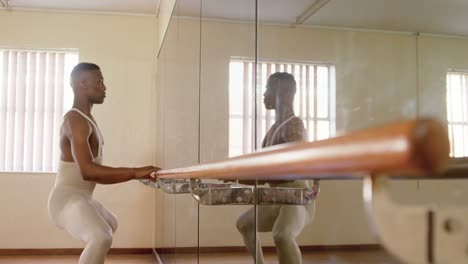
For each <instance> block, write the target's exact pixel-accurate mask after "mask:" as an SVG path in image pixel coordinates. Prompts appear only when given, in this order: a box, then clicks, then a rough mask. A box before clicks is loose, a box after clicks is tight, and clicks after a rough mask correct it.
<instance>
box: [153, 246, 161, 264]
mask: <svg viewBox="0 0 468 264" xmlns="http://www.w3.org/2000/svg"><path fill="white" fill-rule="evenodd" d="M151 251H152V253H153V254H152V255H153V263H154V264H163V262H162V260H161V258H160V257H159V255H158V252H156V249H154V248H153V249H152V250H151Z"/></svg>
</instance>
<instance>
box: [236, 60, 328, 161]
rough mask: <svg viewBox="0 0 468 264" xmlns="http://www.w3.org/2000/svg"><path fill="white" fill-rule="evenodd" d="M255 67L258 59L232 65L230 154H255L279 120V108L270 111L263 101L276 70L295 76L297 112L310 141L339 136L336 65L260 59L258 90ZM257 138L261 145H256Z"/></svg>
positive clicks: (238, 61)
mask: <svg viewBox="0 0 468 264" xmlns="http://www.w3.org/2000/svg"><path fill="white" fill-rule="evenodd" d="M254 67H255V62H254V61H253V60H251V59H242V58H233V59H231V61H230V64H229V156H230V157H234V156H239V155H244V154H248V153H251V152H253V151H254V150H255V146H257V147H259V146H261V144H262V140H263V138H264V137H265V134H266V133H267V131H268V129H269V128H270V127H271V126H272V125H273V124H274V123H275V111H271V110H266V109H265V107H264V104H263V93H264V92H265V90H266V85H267V81H268V78H269V76H270V75H272V74H273V73H275V72H287V73H290V74H292V75H293V76H294V79H295V81H296V94H295V98H294V113H295V115H296V116H298V117H300V118H301V119H302V121H303V122H304V125H305V128H306V130H307V133H308V140H309V141H315V140H321V139H326V138H329V137H333V136H334V135H335V109H336V107H335V67H334V65H329V64H314V63H303V62H279V61H278V62H277V61H259V62H258V63H257V89H254V86H255V83H254V78H253V76H254ZM255 93H256V95H255ZM255 105H256V106H257V107H256V111H257V115H256V116H257V118H256V122H257V124H256V129H257V133H255ZM255 137H256V138H255ZM254 140H256V141H257V142H256V143H257V144H254V143H255V141H254Z"/></svg>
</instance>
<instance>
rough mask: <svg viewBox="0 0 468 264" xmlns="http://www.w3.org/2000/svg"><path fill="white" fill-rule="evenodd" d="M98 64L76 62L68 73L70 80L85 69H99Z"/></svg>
mask: <svg viewBox="0 0 468 264" xmlns="http://www.w3.org/2000/svg"><path fill="white" fill-rule="evenodd" d="M100 69H101V68H99V66H98V65H97V64H94V63H89V62H81V63H78V64H77V65H76V66H75V67H73V70H72V72H71V74H70V78H71V80H74V79H76V78H77V77H78V76H79V75H80V74H81V73H82V72H85V71H93V70H100Z"/></svg>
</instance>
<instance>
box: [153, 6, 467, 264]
mask: <svg viewBox="0 0 468 264" xmlns="http://www.w3.org/2000/svg"><path fill="white" fill-rule="evenodd" d="M186 1H188V0H186ZM187 3H188V2H187ZM198 4H201V6H200V5H198ZM256 8H257V10H256ZM197 12H198V13H197ZM200 12H201V14H200ZM467 12H468V2H467V3H465V2H462V1H459V0H448V1H443V3H442V2H441V1H438V0H413V1H404V0H355V1H347V0H296V1H282V0H257V1H254V0H242V1H228V0H225V1H224V0H223V1H219V0H204V1H202V2H201V3H197V4H193V3H190V4H187V5H179V15H178V24H177V27H176V28H177V32H178V33H177V34H178V36H179V38H181V39H180V40H179V42H178V43H179V44H178V45H179V46H178V49H179V50H178V51H177V52H174V54H177V56H178V59H179V61H178V64H177V67H176V68H172V70H173V73H172V75H171V74H167V73H166V74H165V76H170V77H168V78H169V79H171V80H172V81H174V80H176V81H175V82H176V83H179V86H177V85H175V86H174V87H178V88H179V90H177V89H178V88H172V86H171V85H166V87H167V88H166V90H164V89H163V91H165V92H166V93H167V94H166V95H162V97H161V98H164V103H163V104H165V105H166V106H165V108H164V109H166V111H168V113H167V115H165V116H164V117H163V119H166V121H165V122H167V123H165V124H164V131H166V132H164V133H166V139H167V142H166V143H165V144H166V146H165V149H166V151H168V152H166V153H165V154H164V155H163V156H164V157H165V158H166V159H167V164H166V165H168V166H169V167H171V166H182V165H190V163H191V164H195V163H197V162H202V163H205V162H210V161H215V160H222V159H225V158H228V157H235V156H239V155H244V154H248V153H251V152H253V151H256V150H258V149H260V148H261V147H262V145H263V146H267V145H271V144H266V143H264V141H265V142H267V141H269V140H271V138H272V137H273V134H275V130H276V128H277V127H279V126H281V124H282V123H283V122H284V121H286V120H287V119H288V118H289V117H291V116H295V117H296V118H297V120H298V122H299V121H300V122H301V123H302V124H303V129H304V133H305V135H306V136H307V140H309V141H316V140H322V139H326V138H330V137H335V136H339V135H342V134H344V133H347V132H350V131H353V130H357V129H361V128H366V127H370V126H375V125H379V124H384V123H388V122H392V121H396V120H400V119H405V118H415V117H424V116H431V117H436V118H438V119H439V120H441V121H443V122H446V123H447V129H448V130H449V135H450V140H451V142H452V153H451V155H452V156H453V157H465V156H467V155H468V145H467V144H466V141H468V103H467V102H468V101H467V100H468V98H467V92H468V84H467V83H468V82H467V81H468V74H467V73H468V45H467V44H468V27H466V26H465V25H467V24H468V21H466V20H468V17H467V16H466V15H465V14H466V13H467ZM200 15H201V17H202V20H201V21H200V20H199V17H200ZM256 22H257V23H256ZM194 32H196V33H198V34H199V36H198V37H196V36H194V35H191V34H192V33H194ZM181 36H182V37H181ZM183 36H191V37H190V38H189V37H187V38H186V37H183ZM182 42H183V43H182ZM196 43H199V44H196ZM196 45H201V46H199V52H200V53H198V54H199V57H197V55H195V53H190V52H194V50H196V48H193V49H190V48H187V47H196ZM172 48H173V47H172ZM166 49H167V48H166ZM184 50H185V51H186V52H189V50H190V52H189V53H183V52H184ZM166 53H167V54H168V55H166V56H167V59H166V61H170V59H168V58H170V55H169V54H170V51H166ZM182 54H183V55H182ZM190 54H191V55H190ZM187 58H189V59H188V61H187ZM190 58H191V59H190ZM197 60H198V61H197ZM195 61H196V62H197V63H199V64H195ZM168 65H169V64H168ZM174 65H175V64H174ZM197 65H199V66H197ZM195 69H197V70H198V71H199V75H191V74H186V73H193V71H195ZM161 72H164V71H161ZM277 72H279V73H280V74H282V75H284V76H289V75H287V74H285V72H286V73H288V74H290V75H291V76H292V78H294V81H295V83H296V93H295V95H294V101H293V103H292V109H290V110H291V111H289V112H287V114H284V113H281V111H280V110H278V109H277V108H276V107H268V106H267V107H265V104H264V94H265V93H267V95H268V92H267V87H269V84H268V80H269V78H270V76H272V75H273V74H276V73H277ZM181 76H183V80H181ZM162 79H164V77H163V78H162ZM182 83H183V84H182ZM195 84H196V85H198V84H200V86H199V87H198V88H199V91H200V92H199V94H197V92H196V90H192V88H193V87H194V86H195ZM162 86H164V85H162ZM182 88H183V89H182ZM198 88H197V89H198ZM172 89H174V90H172ZM197 91H198V90H197ZM171 94H172V95H173V97H171ZM171 98H172V99H171ZM195 99H197V100H198V99H199V101H197V100H195ZM265 100H267V101H268V99H267V98H265ZM280 101H281V100H280ZM275 103H276V99H275ZM270 104H271V103H270ZM198 111H199V112H198ZM278 113H281V114H278ZM198 114H199V115H198ZM175 115H177V116H175ZM282 116H283V117H282ZM285 116H287V118H285ZM168 120H169V121H168ZM171 120H172V121H171ZM176 120H177V121H176ZM185 121H187V122H185ZM177 122H183V123H184V124H178V123H177ZM177 124H178V125H177ZM198 129H199V130H198ZM295 130H296V131H297V129H295ZM269 131H270V132H269ZM278 133H280V134H281V132H278ZM268 134H270V135H268ZM198 137H199V138H198ZM269 138H270V139H269ZM198 140H199V141H198ZM171 142H172V143H171ZM195 142H197V144H198V143H199V146H195V145H194V143H195ZM283 142H289V141H288V140H282V141H281V140H279V141H278V142H276V143H283ZM168 144H169V145H170V144H172V145H170V147H168V146H169V145H168ZM181 148H183V149H184V151H185V150H187V151H188V154H187V155H186V156H184V157H179V156H178V155H180V153H179V152H177V151H178V150H180V149H181ZM196 151H199V156H197V155H198V153H195V152H196ZM184 155H185V153H184ZM195 157H197V158H198V160H196V159H195ZM181 159H183V160H184V162H180V163H178V162H179V161H180V160H181ZM171 162H173V163H171ZM214 181H215V180H214ZM276 184H277V183H276ZM320 185H321V190H320V194H319V196H318V198H317V200H316V208H315V209H316V210H315V212H312V211H313V210H308V208H306V207H302V209H307V210H302V212H301V214H302V215H301V216H296V217H291V218H290V219H289V220H288V219H286V220H285V221H286V222H282V221H281V219H282V218H281V213H279V212H280V211H281V210H284V211H287V210H288V208H289V209H290V208H292V207H288V206H277V207H269V209H267V210H263V209H259V210H256V209H255V207H253V208H254V209H251V208H252V207H251V206H219V207H207V206H200V207H199V214H198V221H199V222H198V223H199V227H198V228H199V229H198V238H197V239H198V241H197V243H198V244H197V246H199V249H200V250H201V251H202V252H205V251H206V252H208V251H209V252H217V253H220V252H224V253H223V254H227V253H226V252H225V251H226V250H227V251H233V250H234V251H239V250H240V249H242V254H241V256H242V262H248V261H250V262H253V258H252V257H251V256H249V254H248V253H247V251H246V250H245V245H254V244H255V238H252V237H249V238H248V239H245V238H246V237H247V236H245V232H244V233H243V232H242V231H243V230H242V229H243V227H245V226H246V225H242V223H255V226H256V227H257V228H256V230H255V231H258V232H259V233H258V234H259V238H260V240H261V242H262V246H263V247H264V249H265V250H264V251H265V256H266V258H267V259H269V258H271V259H273V260H275V261H277V260H278V259H282V262H281V263H296V262H295V261H294V260H293V256H296V257H297V254H296V253H298V252H297V251H298V248H299V249H300V250H301V251H302V254H301V255H302V256H301V258H302V260H303V262H304V263H313V261H314V260H316V258H315V256H314V254H313V253H311V252H312V250H313V249H317V248H322V249H323V247H325V248H330V249H336V248H339V247H340V246H346V247H349V248H351V249H358V248H376V246H377V245H378V244H379V241H378V240H377V239H376V238H375V237H374V236H373V235H372V233H371V230H370V226H369V224H368V222H367V220H366V218H365V213H364V206H363V203H362V182H360V181H322V182H320ZM467 185H468V182H467V181H464V180H458V181H394V182H392V189H393V191H394V192H393V194H394V198H395V199H396V200H398V201H401V202H404V203H423V202H433V203H441V202H452V201H454V200H458V201H463V200H466V198H468V197H467V196H468V193H467V191H466V190H468V188H467V187H468V186H467ZM308 186H314V182H313V181H310V182H309V183H308ZM174 203H176V201H174ZM187 204H189V202H188V201H184V202H181V203H180V204H179V205H180V206H186V205H187ZM181 208H185V209H184V211H185V210H188V211H191V212H192V211H193V210H194V208H195V207H193V206H188V208H190V209H187V207H181ZM265 208H267V207H265ZM298 208H299V207H295V208H294V209H298ZM270 209H271V210H270ZM248 210H250V211H248ZM264 211H271V212H269V213H266V212H264ZM298 211H300V210H298ZM245 212H250V214H245ZM267 214H269V215H268V217H264V216H266V215H267ZM181 215H183V216H185V217H190V215H189V214H187V213H184V212H180V213H177V216H178V217H179V216H181ZM243 215H244V216H246V215H247V216H246V217H247V218H248V219H247V220H246V219H244V218H243V217H242V216H243ZM288 215H289V216H292V215H294V214H293V213H291V214H288ZM220 218H222V221H220ZM265 224H268V225H269V226H268V228H266V227H265ZM275 224H277V225H281V226H282V227H285V228H287V227H291V228H289V229H288V231H290V233H288V234H287V235H285V236H281V235H284V234H285V232H279V231H277V232H275V231H274V230H273V229H274V228H273V227H272V226H274V225H275ZM247 226H249V225H247ZM249 227H251V226H249ZM278 230H280V229H278ZM255 231H252V230H249V232H250V233H249V234H253V233H255V234H257V233H256V232H255ZM263 231H273V232H263ZM184 232H185V231H184ZM186 232H188V233H190V232H191V231H190V232H189V231H186ZM220 234H222V235H220ZM243 234H244V236H243ZM175 237H177V235H176V236H175ZM254 237H255V236H254ZM176 240H177V239H176ZM244 240H246V241H244ZM284 240H287V243H289V244H288V245H289V246H291V245H292V246H291V247H290V248H294V250H293V251H294V253H286V256H281V253H280V256H278V255H275V254H273V253H272V252H276V251H277V250H278V247H279V246H281V245H280V244H281V243H283V242H284ZM186 241H194V240H193V237H192V238H188V239H187V240H186ZM295 243H297V246H298V247H296V245H295ZM173 244H174V245H175V244H178V243H176V242H174V243H173ZM178 245H179V246H182V245H185V246H186V247H192V246H193V245H195V244H194V243H191V242H190V243H187V244H182V243H179V244H178ZM223 250H224V251H223ZM251 251H252V250H251ZM277 252H281V249H280V250H279V251H277ZM284 252H286V251H284ZM252 253H253V252H252ZM294 254H296V255H294ZM340 254H341V253H339V252H334V251H332V252H330V253H329V254H328V255H329V256H330V257H331V258H335V257H338V258H339V257H341V256H342V255H340ZM372 254H373V255H372V256H373V257H372V263H398V262H397V261H396V260H394V259H392V257H390V256H388V255H387V254H386V253H385V252H383V251H376V252H375V254H374V253H372ZM209 255H210V254H208V253H206V254H202V255H200V259H199V262H200V263H208V261H209ZM254 255H255V254H254ZM363 256H364V258H365V254H364V255H363ZM257 257H259V256H257ZM261 261H262V260H261V258H257V263H261ZM342 262H343V263H352V262H351V260H350V261H348V260H346V259H344V260H343V261H342ZM297 263H299V262H297Z"/></svg>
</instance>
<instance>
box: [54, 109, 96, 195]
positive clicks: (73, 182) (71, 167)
mask: <svg viewBox="0 0 468 264" xmlns="http://www.w3.org/2000/svg"><path fill="white" fill-rule="evenodd" d="M71 111H74V112H76V113H78V114H80V115H81V116H82V117H84V118H85V119H86V120H88V122H89V123H90V124H91V125H92V126H93V127H94V128H95V129H96V132H97V136H98V141H99V147H98V155H97V157H96V158H94V162H95V163H97V164H101V163H102V146H103V138H102V134H101V131H100V130H99V128H98V126H97V125H96V123H94V122H93V120H91V118H89V117H88V116H87V115H85V114H84V113H83V112H81V111H80V110H78V109H76V108H72V109H71ZM91 125H90V126H91ZM95 186H96V183H95V182H91V181H85V180H84V179H83V176H82V175H81V171H80V168H79V166H78V164H77V163H76V162H74V161H71V162H70V161H63V160H60V161H59V164H58V170H57V176H56V178H55V188H57V187H68V188H74V189H80V190H85V191H86V192H87V193H89V194H92V192H93V190H94V188H95Z"/></svg>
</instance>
